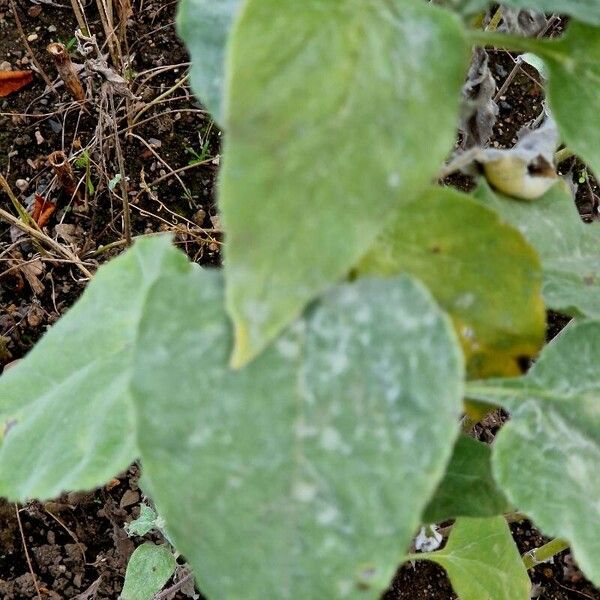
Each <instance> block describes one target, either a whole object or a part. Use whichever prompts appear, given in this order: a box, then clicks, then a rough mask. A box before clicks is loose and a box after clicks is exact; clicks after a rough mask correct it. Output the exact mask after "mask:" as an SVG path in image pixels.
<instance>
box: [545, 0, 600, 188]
mask: <svg viewBox="0 0 600 600" xmlns="http://www.w3.org/2000/svg"><path fill="white" fill-rule="evenodd" d="M590 2H593V3H594V6H595V9H594V10H595V13H596V14H597V15H598V20H597V24H598V25H600V2H597V1H596V0H590ZM560 4H565V5H567V4H568V3H564V2H560ZM589 12H593V11H589ZM542 58H543V60H544V63H545V64H546V66H547V68H548V71H549V74H550V76H549V80H548V84H547V85H548V87H547V94H548V97H549V99H550V107H551V108H552V112H553V114H554V117H555V119H556V122H557V124H558V127H559V130H560V133H561V136H562V138H563V141H564V142H565V143H566V144H567V146H568V147H569V148H570V149H571V150H573V152H575V154H577V155H578V156H580V157H581V158H582V159H583V160H584V161H585V162H586V163H587V164H588V165H589V166H590V167H591V168H592V170H593V171H594V173H595V174H596V175H598V176H600V145H599V144H598V135H597V132H598V128H600V117H599V115H600V95H599V94H598V93H597V86H598V81H599V80H600V27H592V26H591V25H585V24H583V23H578V22H576V21H574V22H572V23H571V24H570V25H569V27H568V29H567V32H566V34H565V35H564V37H563V38H561V39H559V40H557V41H556V42H553V43H552V44H548V46H547V51H546V52H545V54H544V55H543V56H542Z"/></svg>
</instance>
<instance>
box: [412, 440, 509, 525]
mask: <svg viewBox="0 0 600 600" xmlns="http://www.w3.org/2000/svg"><path fill="white" fill-rule="evenodd" d="M511 508H512V507H511V505H510V503H509V502H508V500H507V499H506V497H505V496H504V494H503V493H502V491H501V490H500V488H499V487H498V486H497V484H496V482H495V481H494V478H493V476H492V452H491V450H490V448H489V446H488V445H487V444H484V443H482V442H478V441H477V440H474V439H473V438H470V437H468V436H466V435H463V436H461V437H460V438H458V442H457V443H456V446H455V447H454V453H453V455H452V458H451V459H450V463H449V465H448V468H447V470H446V474H445V475H444V479H443V480H442V482H441V483H440V485H439V486H438V489H437V490H436V492H435V495H434V496H433V498H432V500H431V502H430V503H429V504H428V506H427V508H426V509H425V513H424V515H423V522H424V523H439V522H441V521H446V520H448V519H454V518H456V517H493V516H495V515H500V514H502V513H504V512H508V511H510V510H511Z"/></svg>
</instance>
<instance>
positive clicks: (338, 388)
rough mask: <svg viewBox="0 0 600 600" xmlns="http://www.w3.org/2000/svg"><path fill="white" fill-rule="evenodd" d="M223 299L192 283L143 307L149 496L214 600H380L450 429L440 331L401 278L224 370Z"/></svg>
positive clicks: (216, 284)
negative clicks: (242, 364) (237, 367)
mask: <svg viewBox="0 0 600 600" xmlns="http://www.w3.org/2000/svg"><path fill="white" fill-rule="evenodd" d="M222 287H223V286H222V279H221V275H220V273H218V272H207V271H203V272H198V271H194V272H191V273H189V274H188V275H181V276H178V277H173V278H171V279H169V280H165V281H163V282H161V283H160V285H157V286H155V288H154V289H153V291H152V293H151V296H150V298H149V302H148V305H147V311H146V314H145V316H144V318H143V320H142V324H141V330H140V332H141V337H140V344H139V345H138V349H139V352H138V355H137V360H136V364H137V376H136V384H135V389H134V395H135V399H136V402H137V410H138V419H139V421H140V427H139V429H138V443H139V444H140V448H141V452H142V461H143V472H144V478H145V481H144V483H143V485H144V486H145V489H148V490H149V493H150V494H151V496H152V498H153V499H154V501H155V502H156V506H157V510H158V511H159V513H160V514H161V515H162V516H163V517H164V518H165V521H166V524H167V529H168V531H169V533H170V535H171V536H172V539H173V541H174V543H175V545H176V546H177V548H178V550H179V551H180V552H182V553H183V554H184V556H186V558H187V560H189V562H190V563H191V565H192V566H193V568H194V571H195V573H197V575H198V579H199V581H200V586H201V588H202V591H203V593H204V594H206V595H207V596H208V597H209V598H246V599H247V600H253V599H257V600H258V599H260V600H263V599H264V598H281V599H286V598H288V599H291V598H331V599H334V598H355V597H359V596H360V597H363V596H364V595H365V594H366V596H367V597H372V598H375V597H376V595H377V593H378V592H380V591H381V590H382V589H384V588H385V587H386V586H387V585H388V584H389V580H390V578H391V577H392V575H393V573H394V571H395V568H396V566H397V562H398V560H399V558H400V556H401V555H402V553H403V552H404V551H405V550H406V548H407V546H408V544H409V542H410V539H411V537H412V535H413V533H414V531H415V530H416V528H417V527H418V525H419V523H420V520H421V513H422V510H423V508H424V507H425V505H426V503H427V501H428V500H429V498H430V497H431V495H432V493H433V491H434V489H435V487H436V485H437V483H438V482H439V481H440V479H441V478H442V476H443V473H444V469H445V466H446V463H447V461H448V459H449V458H450V454H451V452H452V446H453V444H454V440H455V439H456V436H457V433H458V423H457V417H458V415H459V414H460V410H461V399H462V395H461V394H462V384H461V378H462V376H463V367H462V357H461V353H460V348H459V347H458V342H457V341H456V338H455V335H454V332H453V331H452V327H451V324H450V322H449V320H448V319H447V317H446V316H445V315H444V314H443V313H442V312H441V311H440V309H439V308H438V307H437V306H436V305H435V304H434V302H433V300H432V299H431V297H430V296H429V294H428V293H427V292H426V291H425V289H424V288H423V287H422V286H421V285H420V284H419V283H417V282H415V281H413V280H412V279H410V278H408V277H401V278H398V279H389V280H371V279H363V280H361V281H360V282H357V283H355V284H347V285H343V286H340V287H339V288H336V289H335V290H334V291H333V292H331V293H329V294H327V295H326V296H325V297H324V299H322V301H321V302H320V303H319V304H317V305H316V306H315V307H314V308H313V309H312V310H311V311H310V312H309V314H308V316H307V318H306V319H305V320H302V321H300V322H298V323H296V324H295V325H293V326H292V327H291V329H290V330H289V331H288V332H287V333H286V334H285V335H284V337H282V338H281V339H279V340H278V341H277V342H276V343H275V345H274V346H272V347H270V348H269V349H268V350H267V351H266V352H265V353H263V354H262V355H261V356H260V357H259V358H258V359H257V360H256V361H254V362H252V363H251V364H250V365H249V366H247V367H246V368H243V369H241V370H238V371H231V370H230V369H229V368H228V357H229V355H230V351H231V344H232V334H231V331H230V324H229V320H228V318H227V316H226V313H225V310H224V308H223V290H222ZM156 323H161V324H162V326H161V327H156Z"/></svg>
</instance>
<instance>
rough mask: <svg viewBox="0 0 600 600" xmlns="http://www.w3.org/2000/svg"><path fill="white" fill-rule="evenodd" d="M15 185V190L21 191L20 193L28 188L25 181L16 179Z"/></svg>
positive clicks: (27, 183)
mask: <svg viewBox="0 0 600 600" xmlns="http://www.w3.org/2000/svg"><path fill="white" fill-rule="evenodd" d="M15 185H16V186H17V188H18V189H19V190H21V191H22V192H24V191H25V190H26V189H27V188H28V187H29V182H28V181H27V180H25V179H17V180H16V181H15Z"/></svg>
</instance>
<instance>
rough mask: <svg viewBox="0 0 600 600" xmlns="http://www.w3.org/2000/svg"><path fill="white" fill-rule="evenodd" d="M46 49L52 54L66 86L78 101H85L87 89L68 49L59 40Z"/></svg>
mask: <svg viewBox="0 0 600 600" xmlns="http://www.w3.org/2000/svg"><path fill="white" fill-rule="evenodd" d="M46 50H47V51H48V53H49V54H50V56H52V59H53V60H54V65H55V66H56V70H57V71H58V74H59V75H60V78H61V79H62V80H63V81H64V83H65V87H66V88H67V90H68V91H69V93H70V94H71V96H73V98H74V99H75V100H77V102H85V91H84V90H83V85H81V79H79V74H78V73H77V71H76V70H75V66H74V65H73V63H72V62H71V57H70V56H69V53H68V52H67V49H66V48H65V47H64V46H63V45H62V44H60V43H59V42H53V43H52V44H50V45H49V46H48V47H47V48H46Z"/></svg>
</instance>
